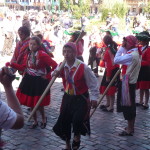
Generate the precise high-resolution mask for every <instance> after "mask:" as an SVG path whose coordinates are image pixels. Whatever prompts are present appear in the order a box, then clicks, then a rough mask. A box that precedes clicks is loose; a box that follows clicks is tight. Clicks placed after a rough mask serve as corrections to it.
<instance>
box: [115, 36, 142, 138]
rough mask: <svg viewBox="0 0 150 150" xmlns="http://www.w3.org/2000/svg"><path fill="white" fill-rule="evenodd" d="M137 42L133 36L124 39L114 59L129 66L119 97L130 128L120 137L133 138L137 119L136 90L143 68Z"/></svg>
mask: <svg viewBox="0 0 150 150" xmlns="http://www.w3.org/2000/svg"><path fill="white" fill-rule="evenodd" d="M136 42H137V39H136V38H135V37H134V36H132V35H129V36H127V37H124V39H123V43H122V47H121V48H120V49H119V50H118V52H117V53H116V56H115V58H114V63H115V64H122V65H126V66H127V69H126V73H125V74H124V75H123V79H122V87H121V88H122V90H119V91H120V92H121V94H118V95H120V97H119V99H121V106H122V111H123V115H124V118H125V120H127V121H128V126H127V127H126V128H125V130H124V131H122V132H121V133H120V134H119V135H120V136H132V135H133V133H134V123H135V117H136V105H135V90H136V82H137V78H138V74H139V70H140V66H141V56H140V52H139V51H138V48H136ZM127 83H128V84H127ZM126 85H127V86H126ZM119 89H120V88H119Z"/></svg>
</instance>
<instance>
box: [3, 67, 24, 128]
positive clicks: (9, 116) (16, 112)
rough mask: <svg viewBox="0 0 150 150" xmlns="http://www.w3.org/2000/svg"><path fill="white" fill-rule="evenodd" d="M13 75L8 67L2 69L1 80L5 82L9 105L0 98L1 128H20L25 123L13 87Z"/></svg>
mask: <svg viewBox="0 0 150 150" xmlns="http://www.w3.org/2000/svg"><path fill="white" fill-rule="evenodd" d="M13 79H14V78H13V77H12V76H11V75H9V70H8V68H7V67H3V68H2V70H1V71H0V82H1V83H2V84H3V86H4V89H5V92H6V97H7V103H8V105H7V104H6V103H5V102H3V101H2V100H0V128H2V129H20V128H22V127H23V125H24V117H23V113H22V110H21V107H20V104H19V101H18V99H17V97H16V95H15V93H14V90H13V87H12V81H13Z"/></svg>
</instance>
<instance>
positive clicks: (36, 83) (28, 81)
mask: <svg viewBox="0 0 150 150" xmlns="http://www.w3.org/2000/svg"><path fill="white" fill-rule="evenodd" d="M48 84H49V81H48V80H47V79H43V78H42V77H40V76H31V75H28V74H25V76H24V77H23V79H22V81H21V83H20V85H19V88H18V90H17V93H16V95H17V97H18V99H19V101H20V104H21V105H25V106H28V107H34V106H35V105H36V104H37V102H38V100H39V99H40V97H41V95H42V94H43V92H44V90H45V89H46V87H47V85H48ZM49 104H50V91H48V93H47V94H46V96H45V97H44V99H43V101H42V103H41V104H40V106H47V105H49Z"/></svg>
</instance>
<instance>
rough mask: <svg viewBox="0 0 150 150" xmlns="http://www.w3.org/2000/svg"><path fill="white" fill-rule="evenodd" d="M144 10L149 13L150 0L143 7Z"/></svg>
mask: <svg viewBox="0 0 150 150" xmlns="http://www.w3.org/2000/svg"><path fill="white" fill-rule="evenodd" d="M144 12H145V13H147V14H150V2H149V3H148V5H146V6H145V7H144Z"/></svg>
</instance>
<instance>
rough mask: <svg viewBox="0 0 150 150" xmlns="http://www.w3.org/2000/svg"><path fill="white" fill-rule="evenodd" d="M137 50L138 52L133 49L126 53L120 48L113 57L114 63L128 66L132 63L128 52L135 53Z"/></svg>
mask: <svg viewBox="0 0 150 150" xmlns="http://www.w3.org/2000/svg"><path fill="white" fill-rule="evenodd" d="M137 50H138V49H137V48H133V49H131V50H129V51H127V50H126V49H125V48H124V47H120V48H119V50H118V51H117V53H116V55H115V58H114V63H115V64H122V65H127V66H129V65H130V64H131V63H132V58H133V56H132V54H131V53H130V52H131V51H137ZM127 52H128V53H127Z"/></svg>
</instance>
